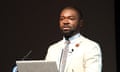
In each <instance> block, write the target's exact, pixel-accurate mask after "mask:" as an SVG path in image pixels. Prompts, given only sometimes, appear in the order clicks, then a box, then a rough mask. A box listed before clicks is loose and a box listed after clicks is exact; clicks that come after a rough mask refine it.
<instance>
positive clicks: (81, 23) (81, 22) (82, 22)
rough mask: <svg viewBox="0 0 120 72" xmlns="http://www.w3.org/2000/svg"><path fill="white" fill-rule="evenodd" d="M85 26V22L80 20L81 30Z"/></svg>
mask: <svg viewBox="0 0 120 72" xmlns="http://www.w3.org/2000/svg"><path fill="white" fill-rule="evenodd" d="M83 24H84V20H83V19H81V20H80V28H81V27H83Z"/></svg>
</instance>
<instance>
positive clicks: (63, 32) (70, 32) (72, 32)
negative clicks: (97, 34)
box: [62, 30, 75, 40]
mask: <svg viewBox="0 0 120 72" xmlns="http://www.w3.org/2000/svg"><path fill="white" fill-rule="evenodd" d="M74 33H75V30H70V31H64V30H62V34H63V36H64V37H65V39H66V40H68V39H69V37H71V36H72V35H73V34H74Z"/></svg>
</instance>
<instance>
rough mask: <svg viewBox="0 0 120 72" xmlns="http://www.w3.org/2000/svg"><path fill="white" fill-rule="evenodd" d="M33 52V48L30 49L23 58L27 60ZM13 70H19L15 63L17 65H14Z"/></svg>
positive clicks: (16, 71) (13, 71)
mask: <svg viewBox="0 0 120 72" xmlns="http://www.w3.org/2000/svg"><path fill="white" fill-rule="evenodd" d="M31 53H32V50H30V51H29V52H28V53H27V54H26V55H25V56H24V57H23V58H22V60H25V59H26V58H27V57H28V56H29V55H30V54H31ZM12 72H18V69H17V65H15V66H14V67H13V69H12Z"/></svg>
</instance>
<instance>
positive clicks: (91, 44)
mask: <svg viewBox="0 0 120 72" xmlns="http://www.w3.org/2000/svg"><path fill="white" fill-rule="evenodd" d="M80 39H81V42H82V43H83V44H85V45H86V46H89V47H100V45H99V43H97V42H96V41H93V40H91V39H89V38H87V37H85V36H83V35H81V36H80Z"/></svg>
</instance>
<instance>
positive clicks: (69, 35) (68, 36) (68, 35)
mask: <svg viewBox="0 0 120 72" xmlns="http://www.w3.org/2000/svg"><path fill="white" fill-rule="evenodd" d="M77 33H79V32H74V33H72V34H70V33H69V34H64V37H65V39H66V40H69V38H70V37H72V36H74V35H75V34H77Z"/></svg>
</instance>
